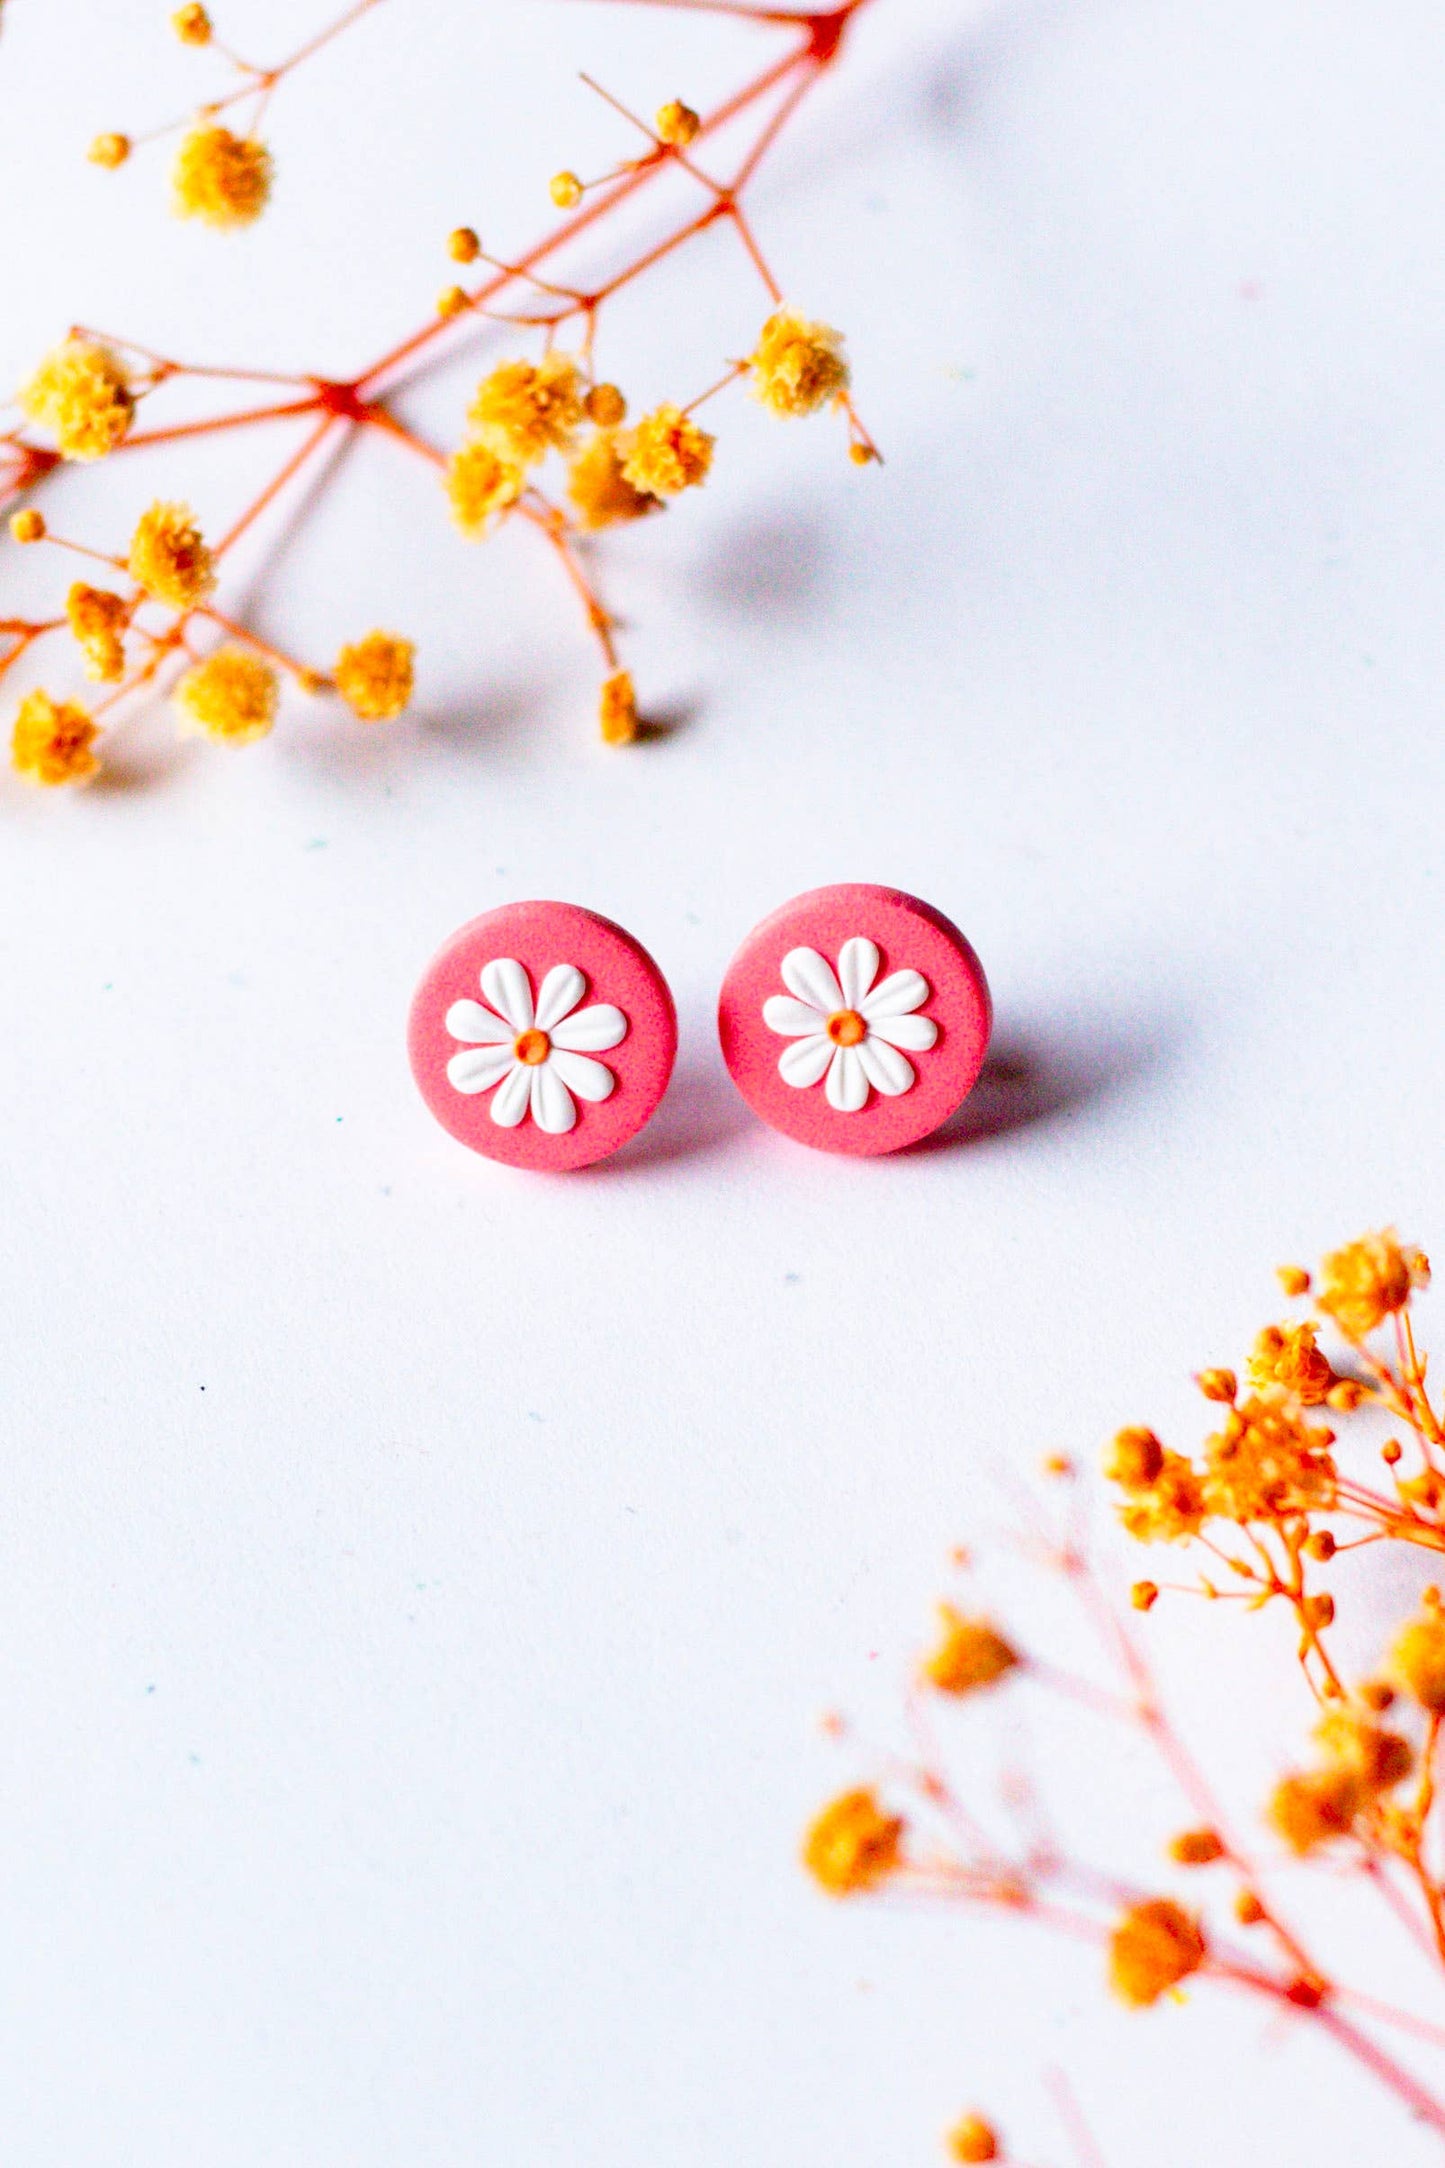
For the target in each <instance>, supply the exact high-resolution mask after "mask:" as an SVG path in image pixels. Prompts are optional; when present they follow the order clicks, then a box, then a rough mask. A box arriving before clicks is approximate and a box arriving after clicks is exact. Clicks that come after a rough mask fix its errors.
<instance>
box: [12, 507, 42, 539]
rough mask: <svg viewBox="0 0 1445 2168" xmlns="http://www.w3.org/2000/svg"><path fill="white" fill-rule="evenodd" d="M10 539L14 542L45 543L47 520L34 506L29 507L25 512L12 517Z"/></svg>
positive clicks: (14, 514)
mask: <svg viewBox="0 0 1445 2168" xmlns="http://www.w3.org/2000/svg"><path fill="white" fill-rule="evenodd" d="M10 539H11V541H12V542H43V541H44V540H45V520H44V517H43V515H42V514H41V513H39V512H37V511H36V509H35V507H34V505H27V506H26V508H25V510H24V511H23V512H12V513H11V515H10Z"/></svg>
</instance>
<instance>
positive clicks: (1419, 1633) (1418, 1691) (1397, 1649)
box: [1390, 1604, 1445, 1716]
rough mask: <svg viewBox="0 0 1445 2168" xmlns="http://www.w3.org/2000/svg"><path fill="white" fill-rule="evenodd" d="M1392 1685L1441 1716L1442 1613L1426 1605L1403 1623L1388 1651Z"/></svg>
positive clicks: (1444, 1674)
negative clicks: (1405, 1623) (1391, 1647)
mask: <svg viewBox="0 0 1445 2168" xmlns="http://www.w3.org/2000/svg"><path fill="white" fill-rule="evenodd" d="M1390 1673H1391V1676H1392V1677H1393V1679H1394V1680H1395V1682H1396V1684H1397V1685H1399V1686H1400V1687H1402V1688H1403V1690H1404V1691H1405V1692H1406V1693H1407V1694H1408V1695H1409V1696H1410V1699H1411V1700H1412V1701H1418V1702H1419V1704H1420V1706H1421V1708H1422V1709H1428V1710H1429V1712H1430V1714H1431V1715H1432V1716H1445V1612H1442V1611H1441V1610H1440V1609H1439V1608H1438V1606H1436V1605H1434V1604H1426V1605H1424V1606H1423V1607H1422V1609H1421V1610H1419V1611H1418V1612H1417V1613H1416V1614H1415V1616H1414V1618H1412V1619H1411V1620H1410V1621H1409V1623H1408V1624H1407V1625H1406V1626H1404V1627H1403V1628H1402V1629H1401V1631H1400V1633H1399V1634H1398V1635H1397V1637H1396V1640H1395V1646H1394V1648H1393V1649H1392V1650H1391V1652H1390Z"/></svg>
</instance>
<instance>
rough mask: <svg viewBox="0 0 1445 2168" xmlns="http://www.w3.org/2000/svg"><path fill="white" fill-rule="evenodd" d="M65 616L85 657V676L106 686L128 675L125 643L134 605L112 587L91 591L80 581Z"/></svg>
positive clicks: (76, 584) (67, 601)
mask: <svg viewBox="0 0 1445 2168" xmlns="http://www.w3.org/2000/svg"><path fill="white" fill-rule="evenodd" d="M65 615H66V618H67V620H68V621H69V625H70V629H71V631H72V632H73V633H74V635H75V637H76V639H77V641H78V642H79V644H80V647H81V650H82V652H83V653H84V655H85V674H86V676H87V677H88V678H94V679H96V680H97V681H98V682H99V683H100V684H102V685H114V684H115V683H116V681H117V680H118V679H119V678H122V677H124V675H125V642H124V639H123V638H122V635H123V634H124V632H125V628H126V626H127V625H128V624H129V622H130V605H129V603H128V602H127V601H126V600H125V598H124V596H123V595H116V594H112V593H111V591H110V589H109V588H108V587H88V586H87V585H86V583H85V581H84V580H77V581H76V582H75V585H74V586H73V587H72V588H71V590H70V593H69V594H68V595H67V596H66V598H65Z"/></svg>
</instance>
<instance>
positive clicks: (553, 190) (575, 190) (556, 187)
mask: <svg viewBox="0 0 1445 2168" xmlns="http://www.w3.org/2000/svg"><path fill="white" fill-rule="evenodd" d="M547 193H548V195H549V196H550V197H551V198H552V201H553V202H554V203H555V204H556V206H557V208H558V210H559V211H571V210H575V209H576V207H577V205H578V204H579V203H580V202H581V201H582V183H581V181H580V180H579V179H578V178H577V175H576V174H575V173H554V174H553V175H552V178H551V180H550V181H549V182H548V183H547Z"/></svg>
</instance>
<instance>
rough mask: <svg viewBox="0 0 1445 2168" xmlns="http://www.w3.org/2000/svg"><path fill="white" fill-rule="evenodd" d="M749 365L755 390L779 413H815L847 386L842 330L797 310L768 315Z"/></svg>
mask: <svg viewBox="0 0 1445 2168" xmlns="http://www.w3.org/2000/svg"><path fill="white" fill-rule="evenodd" d="M749 367H750V368H751V371H752V388H753V392H754V395H755V396H756V397H757V398H759V399H761V401H762V403H763V405H764V406H765V407H768V408H769V409H770V410H771V411H772V412H773V413H774V414H781V415H784V416H794V415H802V414H816V413H817V411H818V409H819V407H821V406H824V405H826V404H827V402H828V400H830V399H837V398H839V397H840V396H841V395H842V393H844V392H845V391H846V390H847V389H848V364H847V362H846V361H845V360H844V358H843V335H842V333H841V332H838V331H834V330H833V329H832V328H831V327H830V326H829V325H827V324H811V323H809V322H808V320H807V318H806V317H804V316H799V315H798V313H797V312H796V310H794V309H778V310H777V311H775V313H774V314H773V315H772V316H770V317H769V318H768V320H767V322H766V323H765V324H764V326H763V328H762V333H761V335H760V337H759V339H758V344H757V348H756V350H755V352H754V353H753V354H752V355H751V357H750V360H749Z"/></svg>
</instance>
